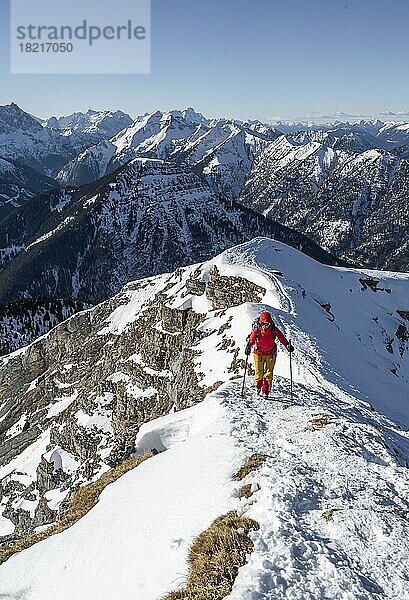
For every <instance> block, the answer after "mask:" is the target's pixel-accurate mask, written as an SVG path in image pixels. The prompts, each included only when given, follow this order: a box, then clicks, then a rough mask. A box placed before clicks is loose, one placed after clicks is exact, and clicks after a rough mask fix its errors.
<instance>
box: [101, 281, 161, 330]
mask: <svg viewBox="0 0 409 600" xmlns="http://www.w3.org/2000/svg"><path fill="white" fill-rule="evenodd" d="M165 278H166V275H162V276H160V277H157V278H155V279H154V280H150V279H147V280H146V286H145V287H144V288H143V289H138V290H133V291H131V290H129V291H126V292H125V295H126V297H127V298H128V299H129V302H128V303H126V304H121V306H119V307H118V308H117V309H115V310H114V311H113V313H112V314H111V315H110V317H109V320H107V323H108V325H107V326H106V327H104V328H103V329H101V331H100V332H99V335H107V334H114V335H121V333H123V332H124V331H125V329H127V328H128V327H129V326H130V325H131V324H132V323H133V322H134V321H135V320H136V319H137V318H138V315H139V312H140V310H141V308H142V306H143V303H144V302H145V301H146V300H147V299H148V298H150V297H151V296H153V295H154V294H155V293H157V291H159V289H160V288H161V287H162V285H163V281H164V279H165Z"/></svg>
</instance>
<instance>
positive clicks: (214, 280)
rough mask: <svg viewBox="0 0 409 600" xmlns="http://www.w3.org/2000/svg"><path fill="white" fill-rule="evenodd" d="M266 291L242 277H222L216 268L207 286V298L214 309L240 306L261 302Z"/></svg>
mask: <svg viewBox="0 0 409 600" xmlns="http://www.w3.org/2000/svg"><path fill="white" fill-rule="evenodd" d="M265 293H266V290H265V289H264V288H262V287H260V286H258V285H256V284H255V283H252V282H251V281H248V280H247V279H244V278H242V277H225V276H222V275H220V273H219V271H218V269H217V267H216V266H214V267H213V270H212V272H211V274H210V280H209V282H208V284H207V286H206V296H207V298H208V299H209V300H210V302H211V304H212V308H213V309H218V308H229V307H231V306H239V305H240V304H243V302H261V299H262V297H263V296H264V294H265Z"/></svg>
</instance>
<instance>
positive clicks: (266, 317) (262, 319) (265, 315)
mask: <svg viewBox="0 0 409 600" xmlns="http://www.w3.org/2000/svg"><path fill="white" fill-rule="evenodd" d="M258 320H259V323H272V322H273V319H272V318H271V315H270V313H269V312H268V311H266V310H265V311H263V312H262V313H261V315H260V316H259V318H258Z"/></svg>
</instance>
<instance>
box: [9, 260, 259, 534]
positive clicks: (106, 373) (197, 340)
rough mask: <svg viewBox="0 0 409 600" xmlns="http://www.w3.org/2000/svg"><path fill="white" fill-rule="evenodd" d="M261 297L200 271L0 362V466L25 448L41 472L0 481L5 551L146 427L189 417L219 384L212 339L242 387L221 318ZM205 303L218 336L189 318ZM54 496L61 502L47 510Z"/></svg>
mask: <svg viewBox="0 0 409 600" xmlns="http://www.w3.org/2000/svg"><path fill="white" fill-rule="evenodd" d="M183 282H186V283H183ZM175 286H178V289H179V293H178V298H179V300H178V302H176V303H175V299H174V294H173V290H174V289H175ZM264 293H265V290H264V289H263V288H261V287H259V286H257V285H255V284H254V283H252V282H251V281H248V280H246V279H244V278H241V277H229V276H225V275H223V274H221V273H220V272H219V270H218V269H217V268H216V267H214V268H213V270H211V272H210V275H209V273H208V272H207V271H206V269H205V270H204V271H203V272H202V270H201V267H187V268H185V269H178V271H177V272H175V273H174V274H173V275H163V276H160V277H158V278H152V279H145V280H142V281H139V282H135V283H132V284H129V285H128V286H126V287H125V288H124V290H123V291H122V292H121V293H120V294H119V295H117V296H116V297H114V298H113V299H111V300H108V301H106V302H104V303H103V304H100V305H98V306H96V307H95V308H93V309H90V310H87V311H84V312H81V313H78V314H75V315H74V316H72V317H71V318H69V319H68V320H67V321H65V322H64V323H62V324H60V325H59V326H57V327H55V328H54V329H53V330H51V331H50V332H49V333H48V334H47V335H46V336H44V337H42V338H40V339H39V340H37V341H36V342H35V343H33V344H32V345H31V346H29V347H28V348H26V349H25V350H21V351H19V352H17V353H14V354H12V355H9V356H7V357H4V358H3V359H0V419H1V421H0V447H1V451H0V464H1V465H7V464H8V463H10V461H12V460H13V459H18V457H19V456H20V455H21V454H22V452H24V451H27V450H28V449H29V448H30V453H31V452H33V453H34V454H35V453H36V452H37V453H38V464H37V467H36V468H35V470H34V472H31V473H29V472H27V473H24V474H23V475H24V476H23V475H21V474H19V473H18V469H16V470H15V471H12V472H11V473H10V475H8V476H7V477H6V478H4V479H3V480H2V481H0V490H1V492H0V500H1V506H0V510H2V512H3V515H4V516H5V517H6V518H8V519H10V520H11V521H12V523H13V524H14V525H15V531H14V533H13V534H12V536H11V537H10V536H6V537H5V538H4V539H3V543H10V540H11V538H12V539H15V538H16V537H19V536H22V535H25V534H27V533H28V532H31V531H33V530H34V529H35V528H36V527H38V526H41V525H45V524H48V523H50V522H53V521H54V520H55V519H57V518H59V517H60V516H62V515H63V514H64V511H65V510H66V509H67V506H68V501H69V498H70V497H71V496H72V495H73V493H74V492H75V490H76V489H77V488H78V486H80V485H83V484H84V483H86V482H88V481H89V480H90V479H91V478H93V479H95V478H96V477H98V476H99V475H100V474H101V473H102V472H103V471H105V470H106V469H107V467H112V466H116V465H118V464H119V463H121V462H122V461H123V460H125V459H126V458H128V457H129V456H131V454H132V453H133V451H134V442H135V438H136V436H137V434H138V431H139V428H140V426H141V425H142V424H143V423H146V422H148V421H150V420H152V419H155V418H157V417H160V416H162V415H165V414H168V413H169V411H170V410H171V409H173V410H181V409H184V408H188V407H190V406H192V405H193V404H195V403H197V402H200V401H201V400H203V398H204V397H205V396H206V394H207V393H208V392H209V391H211V390H212V389H216V388H217V387H218V386H219V385H220V383H221V381H218V380H217V379H216V377H215V378H213V379H208V378H207V380H206V383H204V381H203V378H204V373H202V372H201V369H200V359H201V351H200V344H201V342H202V341H203V340H204V339H205V338H206V337H208V336H215V341H214V342H213V343H215V351H217V352H220V353H221V355H224V356H225V357H226V364H227V366H226V378H229V377H236V376H237V375H238V373H239V369H241V368H242V366H243V365H242V361H241V360H240V359H239V358H238V354H239V348H238V347H237V346H236V345H235V342H234V339H232V338H230V337H229V335H228V330H229V328H230V327H231V319H232V317H231V316H230V317H229V316H227V315H226V314H225V313H226V309H227V308H228V307H229V306H232V305H237V304H241V303H242V302H245V301H247V302H259V301H260V300H261V299H262V297H263V294H264ZM200 295H202V296H203V295H205V296H206V298H207V300H208V301H209V304H210V305H211V307H212V308H213V309H214V314H215V318H216V319H217V320H218V321H219V323H220V325H219V326H218V328H214V327H213V326H212V327H209V326H207V325H206V319H207V318H208V315H207V314H204V313H201V312H199V311H196V310H194V308H193V306H194V297H197V296H200ZM205 302H206V300H205ZM217 342H219V343H217ZM31 449H32V450H31ZM49 494H51V496H49ZM51 497H53V498H55V497H57V498H61V500H60V501H59V502H57V503H56V502H55V501H54V503H53V504H52V505H50V501H49V498H51ZM22 499H24V500H25V502H23V503H21V501H22ZM27 503H28V504H27ZM27 506H29V507H30V509H29V510H27ZM0 543H1V540H0Z"/></svg>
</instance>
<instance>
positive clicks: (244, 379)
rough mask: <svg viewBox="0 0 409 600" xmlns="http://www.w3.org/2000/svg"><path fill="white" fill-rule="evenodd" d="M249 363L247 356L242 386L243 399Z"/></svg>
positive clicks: (247, 356)
mask: <svg viewBox="0 0 409 600" xmlns="http://www.w3.org/2000/svg"><path fill="white" fill-rule="evenodd" d="M248 362H249V355H248V354H246V366H245V367H244V375H243V384H242V386H241V397H242V398H244V383H245V381H246V373H247V363H248Z"/></svg>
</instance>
